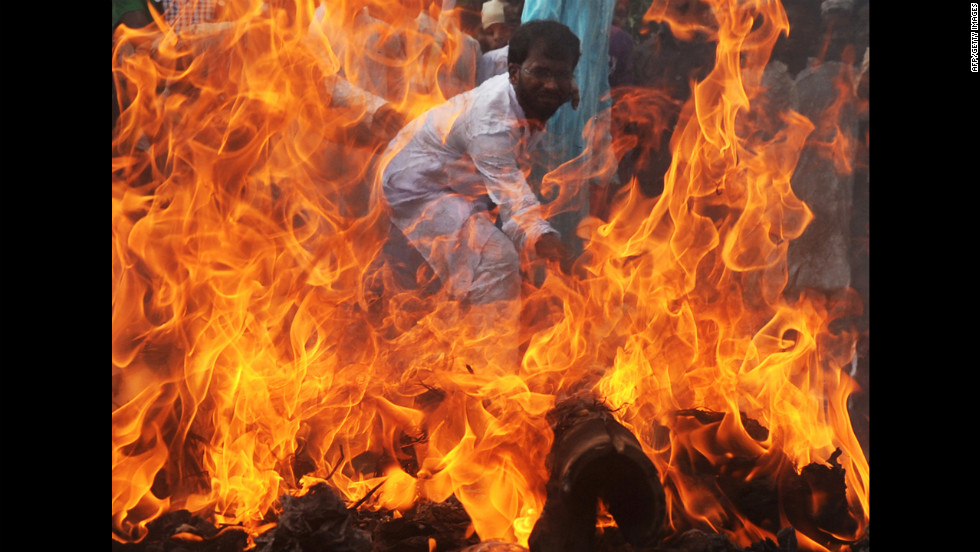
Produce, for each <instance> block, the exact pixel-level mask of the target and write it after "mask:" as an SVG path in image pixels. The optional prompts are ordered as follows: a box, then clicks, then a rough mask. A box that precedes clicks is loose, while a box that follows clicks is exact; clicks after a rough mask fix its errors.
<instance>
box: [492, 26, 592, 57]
mask: <svg viewBox="0 0 980 552" xmlns="http://www.w3.org/2000/svg"><path fill="white" fill-rule="evenodd" d="M539 42H540V43H543V44H544V51H543V53H544V55H545V57H548V58H550V59H561V60H565V59H567V60H571V61H572V65H577V64H578V59H579V57H580V56H581V55H582V52H581V49H580V48H581V42H580V41H579V39H578V37H577V36H575V33H573V32H572V30H571V29H569V28H568V27H567V26H565V25H563V24H561V23H559V22H557V21H549V20H543V19H542V20H536V21H528V22H527V23H524V24H522V25H521V26H520V27H518V28H517V29H516V30H515V31H514V34H513V35H511V37H510V46H509V48H508V50H507V63H508V64H510V63H518V64H520V63H524V60H526V59H527V56H528V54H529V53H530V51H531V47H532V46H534V45H535V44H537V43H539Z"/></svg>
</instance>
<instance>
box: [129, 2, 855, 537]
mask: <svg viewBox="0 0 980 552" xmlns="http://www.w3.org/2000/svg"><path fill="white" fill-rule="evenodd" d="M228 4H229V6H228V8H227V10H228V14H230V15H231V17H230V18H229V21H233V22H232V23H221V24H210V25H204V26H199V27H194V28H192V29H189V30H186V31H185V32H183V33H181V34H180V35H177V34H175V33H173V32H163V33H160V32H156V31H149V30H146V31H121V32H120V34H119V35H117V40H118V44H119V46H117V48H116V50H115V51H114V57H113V70H114V75H115V79H116V82H117V83H118V85H119V95H120V97H121V98H123V99H124V104H125V109H124V110H123V111H122V112H121V114H120V116H119V120H118V123H117V125H116V127H115V129H114V136H113V185H112V188H113V223H112V224H113V235H112V241H113V243H112V248H113V321H112V326H113V329H112V332H113V337H112V341H113V345H112V355H113V361H112V362H113V414H112V417H113V419H112V426H113V444H112V449H113V460H112V462H113V466H112V472H113V506H112V516H113V533H114V537H115V538H120V539H132V538H138V537H140V536H142V535H143V534H145V526H146V523H147V522H149V521H151V520H153V519H155V518H156V517H158V516H159V515H161V514H162V513H163V512H166V511H168V510H172V509H176V508H188V509H190V510H192V511H196V512H209V513H213V515H214V516H215V518H216V519H217V520H218V521H222V522H228V523H243V524H245V525H247V526H250V527H258V526H259V525H260V524H261V523H262V520H263V519H265V518H266V516H267V514H269V513H270V512H274V511H275V510H276V509H277V508H279V507H280V506H279V504H278V502H277V500H278V497H280V496H281V495H283V494H289V493H296V492H298V491H299V490H300V489H302V488H304V487H309V486H311V485H313V484H315V483H316V482H317V481H320V480H324V479H325V480H327V481H329V483H330V484H331V485H332V486H333V487H334V488H336V489H338V490H339V492H340V493H342V494H343V496H344V497H345V498H346V499H347V500H348V501H349V503H354V502H356V501H358V500H359V499H361V498H363V497H364V496H366V495H368V493H369V492H370V491H371V490H372V489H375V488H376V490H375V491H374V493H372V494H371V497H370V499H369V500H368V501H367V502H365V506H367V507H372V508H389V509H406V508H408V507H409V506H411V505H412V504H413V503H414V502H416V501H418V500H419V499H428V500H434V501H441V500H444V499H446V498H447V497H449V496H450V495H456V497H457V498H459V500H460V501H461V502H462V503H463V504H464V506H465V507H466V509H467V512H468V513H469V514H470V516H471V517H472V519H473V523H474V527H475V529H476V531H477V533H478V534H479V535H480V537H481V538H482V539H484V540H487V539H502V540H505V541H509V542H518V543H522V544H526V542H527V539H528V536H529V535H530V533H531V528H532V527H533V524H534V522H535V521H536V520H537V518H538V516H539V515H540V513H541V510H542V507H543V505H544V490H545V482H546V481H547V479H548V473H547V469H546V467H545V455H546V454H547V451H548V450H549V449H550V447H551V441H552V438H553V436H552V434H551V430H550V428H549V425H548V422H547V420H546V416H545V414H546V413H547V412H548V411H549V410H550V409H551V408H552V407H553V406H554V405H555V402H556V400H560V399H564V398H566V397H569V396H579V395H586V396H595V397H599V398H602V399H604V400H605V401H606V403H607V404H608V405H610V406H611V407H612V409H613V411H614V412H615V416H616V418H617V419H618V420H619V422H621V423H622V424H623V425H624V426H626V427H628V428H629V429H630V430H632V431H633V432H634V433H635V434H636V435H637V437H638V440H639V443H640V444H641V445H642V447H643V450H644V452H646V454H647V455H648V456H649V457H650V458H651V460H653V462H654V464H655V465H656V468H657V470H658V471H659V473H660V474H661V475H662V477H663V479H664V481H665V483H666V484H665V488H668V489H669V490H670V492H668V497H667V499H668V514H669V516H670V519H669V524H670V525H671V526H673V527H679V526H681V525H682V524H683V523H703V524H705V526H707V527H710V528H712V529H715V530H719V531H726V532H728V533H729V534H730V535H731V536H732V537H733V538H734V539H735V540H736V541H738V542H740V543H742V544H746V543H748V542H749V541H751V540H753V539H757V538H758V537H759V536H760V535H771V533H772V532H774V530H777V529H778V527H769V526H765V527H760V526H759V524H758V523H754V522H753V521H752V520H750V519H746V518H744V516H743V515H742V514H741V513H740V512H737V511H732V509H731V507H730V506H726V505H724V504H722V502H723V501H720V500H719V497H718V496H717V495H713V494H712V492H710V491H708V490H705V488H704V487H703V486H702V485H700V484H699V482H698V481H696V480H695V479H696V478H691V477H688V475H689V474H687V473H686V472H685V471H684V470H683V469H682V468H681V467H680V466H679V464H678V462H680V461H681V459H684V458H687V459H692V458H699V459H703V461H705V462H708V464H709V465H711V466H713V468H712V469H718V467H719V466H726V465H729V466H730V465H731V458H733V457H739V458H752V459H754V462H755V464H754V465H753V467H752V468H751V469H749V470H748V472H749V473H747V474H746V475H745V477H763V476H764V475H765V474H766V473H775V472H778V471H779V470H787V469H789V470H792V469H793V468H794V467H796V468H799V467H802V466H804V465H806V464H809V463H811V462H827V461H828V459H829V458H831V455H832V454H834V453H835V451H837V450H840V451H842V454H841V455H840V456H839V457H837V456H835V457H834V458H835V460H834V461H835V462H837V461H839V462H840V465H841V466H842V467H843V470H844V472H845V473H846V478H847V479H846V483H847V496H846V500H847V501H848V503H849V505H850V508H851V510H852V512H853V513H854V514H853V515H854V516H855V518H856V519H857V521H858V522H859V524H858V527H857V528H849V529H848V530H850V529H853V533H857V532H858V531H860V529H861V527H860V526H861V525H863V524H864V523H866V522H867V519H868V515H869V509H868V507H869V504H868V471H869V470H868V464H867V460H866V459H865V458H864V455H863V453H862V451H861V448H860V445H859V444H858V443H857V441H856V438H855V436H854V433H853V431H852V430H851V428H850V424H849V419H848V415H847V406H846V401H847V397H848V396H849V394H850V393H851V392H853V391H854V390H855V387H854V383H853V381H851V380H850V378H849V377H848V376H847V375H846V374H845V373H844V372H843V371H842V370H841V368H842V367H843V366H845V365H846V364H847V363H848V362H849V361H850V359H851V358H852V355H853V347H854V335H852V334H850V333H848V332H841V331H837V330H832V323H833V322H834V321H835V320H838V319H840V318H842V317H845V316H847V315H849V314H852V312H853V309H854V308H855V305H856V304H857V303H856V301H855V300H854V298H852V297H851V296H849V295H845V296H844V300H834V301H831V300H828V299H826V298H824V297H821V296H816V295H813V294H801V295H800V296H799V297H795V298H794V297H787V296H786V295H785V294H784V293H783V291H784V289H785V287H786V282H787V268H786V252H787V248H788V244H789V243H790V242H791V241H792V240H794V239H795V238H797V237H799V236H800V235H801V234H802V233H803V231H804V230H805V228H806V227H807V225H808V223H809V222H810V220H811V219H812V213H811V212H810V210H809V209H808V207H807V206H806V205H805V204H804V203H803V202H801V201H800V200H799V199H798V198H797V197H796V196H795V195H794V194H793V190H792V189H791V187H790V176H791V175H792V173H793V171H794V169H795V167H796V162H797V160H798V158H799V155H800V151H801V150H802V148H803V146H804V143H805V142H806V140H807V139H808V136H809V135H810V134H811V131H812V130H813V129H814V128H815V127H814V124H813V123H812V122H811V121H809V120H808V119H806V118H804V117H802V116H801V115H799V114H796V113H792V112H786V111H783V112H779V113H777V114H776V115H775V116H773V115H772V114H771V113H769V112H766V111H765V110H764V109H763V107H765V102H764V93H763V89H762V87H761V81H762V70H763V68H764V67H765V64H766V62H767V60H768V56H769V52H770V51H771V49H772V45H773V44H774V42H775V40H776V37H777V36H778V34H779V33H780V32H784V31H785V30H786V29H787V28H788V26H787V24H786V20H785V15H784V13H783V10H782V7H781V6H780V5H779V4H778V3H777V2H774V1H773V2H741V1H740V2H727V1H721V0H716V1H712V2H709V3H708V5H709V6H710V8H711V10H710V11H711V12H712V13H713V14H714V16H713V18H708V19H707V20H701V19H698V20H697V23H696V24H694V23H691V22H690V21H688V22H687V23H689V24H692V25H694V27H692V28H693V29H695V30H697V31H698V32H709V34H711V36H713V37H715V38H716V39H717V42H718V46H717V51H716V63H715V66H714V68H713V70H712V71H711V72H710V74H708V76H707V77H706V78H705V79H704V80H703V81H702V82H699V83H698V84H697V85H696V86H695V88H694V94H693V97H692V99H691V101H689V102H688V103H687V104H686V105H685V107H684V110H683V111H682V112H681V115H680V119H679V122H678V124H677V127H676V130H675V132H674V135H673V139H672V141H671V153H672V164H671V166H670V170H669V171H668V173H667V176H666V178H665V179H664V190H663V194H662V195H660V196H659V197H656V198H647V197H644V196H643V195H642V194H640V193H639V186H638V185H637V183H633V185H631V186H628V187H627V188H626V190H627V191H626V192H624V193H623V194H622V195H621V196H619V197H618V198H617V200H616V202H615V204H614V205H613V207H612V210H611V212H610V216H609V219H608V221H606V222H602V221H597V220H590V221H586V224H584V225H583V226H582V228H581V230H582V232H584V233H586V234H588V237H589V241H588V244H587V247H586V253H585V255H584V256H583V258H582V260H581V265H582V267H583V268H584V270H585V271H587V273H588V277H586V278H581V279H577V278H568V277H564V276H562V275H560V274H558V273H549V275H548V277H547V278H546V279H545V280H544V281H543V283H542V284H541V285H540V287H533V286H526V290H525V291H526V297H525V301H524V312H523V313H522V319H521V320H522V324H521V325H519V326H515V327H512V328H508V329H506V330H502V331H504V332H506V333H505V334H504V335H497V334H492V335H487V334H485V333H478V332H476V331H474V330H473V326H471V325H468V324H467V323H466V319H461V318H460V310H459V305H458V304H457V303H456V302H454V301H452V300H450V298H448V297H445V295H444V294H443V293H441V292H431V290H430V293H418V292H416V291H412V290H405V289H403V288H402V287H401V286H399V285H398V281H396V280H394V279H393V277H392V276H391V275H390V274H386V273H384V272H376V271H373V268H376V267H373V266H372V261H373V260H374V259H375V256H376V253H377V252H378V251H379V250H380V248H381V246H382V242H383V240H384V239H385V233H386V231H387V222H386V221H385V219H384V218H383V217H382V216H381V215H382V213H381V212H380V210H379V209H378V208H377V204H376V203H373V202H371V201H370V191H369V190H368V189H367V188H368V186H367V185H366V184H365V182H368V181H370V178H371V175H372V174H373V173H372V170H373V168H374V167H375V165H376V163H377V162H379V159H378V158H377V157H376V156H375V153H376V151H377V148H379V147H380V146H381V145H380V144H371V143H370V141H369V139H370V132H368V133H366V134H365V132H364V128H365V126H364V125H366V124H370V117H369V105H368V104H366V103H364V102H359V101H345V102H339V101H335V100H336V98H335V97H334V95H333V93H334V91H335V90H336V89H334V88H331V87H330V86H328V84H329V83H330V82H331V79H335V78H336V77H337V75H338V74H339V72H340V71H341V70H343V74H344V75H346V76H347V77H348V78H349V79H351V80H358V79H361V82H362V83H363V82H364V81H363V79H364V78H365V77H366V75H367V73H366V70H365V68H366V67H367V65H368V64H370V63H373V64H376V65H377V64H381V65H383V66H384V67H385V70H386V71H387V73H388V77H389V78H388V81H387V82H388V83H389V84H392V85H396V84H398V83H401V84H400V85H398V86H393V88H391V89H390V90H391V95H390V96H388V97H386V98H385V99H387V100H388V101H389V102H390V104H389V105H392V106H394V107H395V108H396V109H397V110H398V111H400V112H401V113H402V114H404V115H405V116H407V117H411V116H413V115H415V114H417V113H420V112H422V111H423V110H425V109H426V108H427V107H429V106H431V105H433V104H435V103H437V102H439V101H441V100H442V99H444V98H445V96H446V94H447V93H449V88H448V85H447V86H432V83H439V82H441V83H442V84H445V83H446V82H448V81H447V80H446V79H445V73H444V72H443V73H439V71H440V68H445V67H448V66H449V65H450V64H451V63H452V62H453V61H454V60H455V59H456V58H457V57H458V56H459V55H460V51H461V50H460V48H461V46H460V44H463V42H464V41H463V38H462V36H461V34H460V32H459V30H458V29H456V28H454V27H452V26H444V27H441V28H442V29H443V32H444V35H442V38H441V39H440V40H441V41H440V42H438V44H440V45H441V48H442V49H441V50H439V49H438V48H435V49H434V48H433V46H434V45H435V44H437V43H436V42H434V41H433V40H432V39H431V38H426V37H427V36H429V37H430V36H432V35H423V34H419V27H418V22H417V17H418V10H414V9H412V7H411V6H407V5H406V6H402V5H392V4H391V3H377V4H375V3H368V2H364V3H354V2H330V3H329V6H327V7H328V8H329V10H331V11H330V13H331V14H334V15H335V17H332V19H329V20H328V21H331V22H332V23H333V24H335V25H337V26H338V27H339V31H338V32H339V33H340V34H339V35H338V36H342V37H343V40H342V41H341V42H342V43H344V44H346V45H348V46H350V47H348V48H347V49H345V50H343V51H340V50H339V49H338V46H337V45H336V44H332V43H331V42H330V41H328V40H327V39H326V35H321V37H320V39H319V41H318V42H317V41H311V40H312V39H311V38H310V36H313V35H308V34H307V32H306V31H307V25H308V23H309V22H311V21H314V18H313V10H312V8H313V6H311V5H308V4H307V3H298V4H297V6H296V9H295V10H294V11H292V12H288V13H287V12H285V11H281V10H280V9H278V8H277V7H275V6H271V7H269V6H266V7H265V8H263V7H262V5H261V4H259V3H249V2H230V3H228ZM406 4H408V3H406ZM661 4H662V3H661V2H659V0H658V1H656V2H654V5H653V7H652V8H651V11H650V12H649V14H648V17H654V16H656V15H657V13H658V10H660V9H661V8H663V6H662V5H661ZM364 7H368V8H370V10H369V11H370V13H371V14H372V15H377V16H378V17H379V18H383V19H385V20H386V22H387V25H386V26H384V27H381V26H379V25H380V23H374V24H372V25H360V24H359V25H355V24H354V23H355V22H357V21H360V22H361V23H364V21H365V20H364V19H363V15H362V14H364V13H366V12H364V11H362V10H361V8H364ZM662 13H663V14H666V11H665V10H664V11H663V12H662ZM434 15H438V13H437V10H435V11H434ZM662 17H668V16H667V15H662ZM433 20H437V21H442V20H443V19H441V18H438V17H435V18H433ZM375 21H380V19H378V20H375ZM705 21H707V22H705ZM678 25H680V23H678ZM381 28H384V29H388V31H386V32H387V34H383V33H379V32H378V30H379V29H381ZM678 28H680V27H678ZM372 33H373V34H372ZM314 35H315V33H314ZM359 44H373V45H379V44H383V45H386V46H388V47H393V45H395V44H401V45H402V50H401V55H402V56H403V57H400V58H393V57H385V55H384V54H383V52H382V53H378V52H379V51H376V50H371V51H370V52H369V53H366V52H367V50H365V49H364V48H363V47H362V48H361V49H360V50H359V49H358V48H357V47H356V46H357V45H359ZM375 54H377V55H375ZM423 55H427V56H433V55H434V56H437V57H435V58H430V59H436V60H437V61H434V62H432V63H429V64H426V65H425V67H426V68H427V69H426V70H427V71H428V70H430V69H431V71H430V72H429V73H426V72H424V71H421V70H417V69H415V67H416V66H421V65H420V64H416V63H415V62H414V61H413V60H417V59H420V57H421V56H423ZM412 71H419V72H418V73H412ZM432 71H435V73H433V72H432ZM440 75H441V77H442V80H441V81H440V78H441V77H440ZM395 77H397V78H395ZM406 83H409V84H406ZM410 83H415V84H410ZM420 83H421V84H420ZM425 83H428V84H429V86H422V84H425ZM444 89H445V90H446V91H445V92H444ZM628 101H632V102H634V103H630V104H629V105H630V109H627V110H626V111H627V113H629V112H630V110H632V114H631V115H628V116H630V117H633V118H635V120H643V119H644V118H646V117H648V116H649V114H650V111H649V109H651V108H656V107H657V106H662V105H663V103H662V101H661V100H656V99H653V98H652V97H651V96H643V95H642V94H640V93H638V94H637V95H635V96H629V97H628ZM641 109H644V110H647V111H639V110H641ZM821 128H824V127H821ZM365 136H367V137H368V138H367V139H366V138H365ZM821 139H822V138H821ZM366 140H368V141H367V142H366ZM352 143H356V144H358V147H352V146H350V145H349V144H352ZM615 147H616V148H622V147H625V146H624V145H623V144H617V145H616V146H615ZM828 149H830V148H828ZM379 287H380V289H382V290H384V295H383V296H374V295H372V293H373V292H372V290H376V289H377V288H379ZM500 343H510V344H513V343H520V344H521V348H522V352H523V357H522V361H521V363H520V368H519V369H517V370H516V371H514V370H508V369H506V368H504V366H505V364H503V363H502V362H500V351H499V349H500V346H499V344H500ZM692 409H703V411H713V412H718V413H720V414H719V415H720V416H721V417H720V419H716V420H711V422H710V424H708V425H704V424H694V423H691V421H690V420H691V419H690V417H687V416H684V415H683V413H685V412H693V411H694V410H692ZM760 428H765V429H767V430H768V432H761V433H760V431H759V429H760ZM303 476H306V477H305V478H303ZM685 520H686V521H685ZM840 536H842V537H846V536H848V535H840ZM851 536H853V535H851Z"/></svg>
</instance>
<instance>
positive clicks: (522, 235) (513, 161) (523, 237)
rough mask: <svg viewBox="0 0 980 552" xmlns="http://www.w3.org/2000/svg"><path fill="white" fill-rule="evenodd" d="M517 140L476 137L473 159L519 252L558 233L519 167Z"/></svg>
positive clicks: (503, 136) (502, 136) (498, 136)
mask: <svg viewBox="0 0 980 552" xmlns="http://www.w3.org/2000/svg"><path fill="white" fill-rule="evenodd" d="M516 146H517V141H516V140H515V138H514V136H513V134H512V133H510V132H501V133H497V134H488V135H481V136H477V137H476V138H474V139H473V142H472V147H471V150H470V156H471V158H472V159H473V162H474V164H475V165H476V169H477V171H479V173H480V174H481V175H482V176H483V178H484V180H485V182H486V187H487V193H488V195H489V196H490V199H491V200H492V201H493V202H494V203H496V204H497V205H498V206H499V208H500V220H501V222H502V225H501V230H502V231H503V232H504V234H506V235H507V237H508V238H510V240H511V241H512V242H514V245H515V246H516V247H517V249H518V250H522V249H523V248H524V246H525V244H527V243H528V242H530V243H532V244H533V243H534V242H535V241H537V239H538V238H539V237H540V236H541V235H542V234H544V233H546V232H555V230H554V228H552V227H551V225H550V224H548V221H546V220H545V219H544V218H543V216H542V212H541V204H540V203H539V202H538V199H537V197H535V195H534V192H533V191H532V190H531V187H530V186H529V185H528V183H527V180H526V179H525V178H524V173H523V172H521V169H520V168H519V167H518V164H517V157H516V154H515V152H516V150H517V147H516Z"/></svg>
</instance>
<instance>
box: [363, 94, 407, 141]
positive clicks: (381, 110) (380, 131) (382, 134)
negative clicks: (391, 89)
mask: <svg viewBox="0 0 980 552" xmlns="http://www.w3.org/2000/svg"><path fill="white" fill-rule="evenodd" d="M403 126H405V116H404V115H402V114H401V113H399V112H397V111H395V110H394V109H392V107H391V106H390V105H388V104H383V105H381V106H380V107H378V110H377V111H375V112H374V117H373V118H372V120H371V130H372V131H373V132H374V134H375V136H377V137H378V138H379V139H380V140H381V141H382V142H385V143H387V142H388V141H389V140H391V139H392V138H394V137H395V135H396V134H398V131H399V130H401V129H402V127H403Z"/></svg>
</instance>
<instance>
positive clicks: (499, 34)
mask: <svg viewBox="0 0 980 552" xmlns="http://www.w3.org/2000/svg"><path fill="white" fill-rule="evenodd" d="M504 7H505V4H504V3H503V2H501V1H500V0H490V1H489V2H484V3H483V29H484V35H483V36H484V41H485V43H486V48H487V50H486V51H485V52H484V53H483V55H482V56H481V57H480V64H479V65H478V66H477V71H476V85H477V86H479V85H480V84H482V83H483V82H484V81H486V80H487V79H489V78H490V77H492V76H494V75H499V74H501V73H506V72H507V52H508V48H507V43H508V42H509V41H510V36H511V27H510V25H508V24H507V21H506V19H505V17H504Z"/></svg>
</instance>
